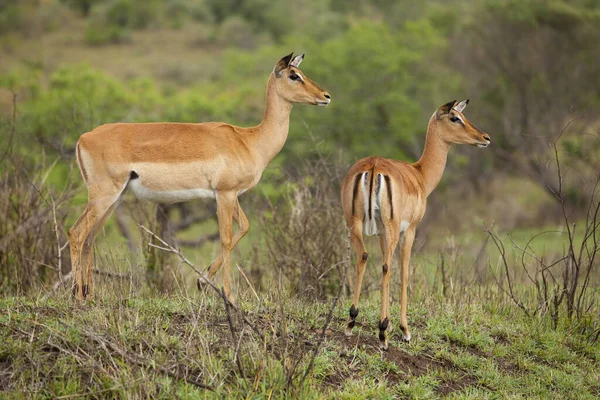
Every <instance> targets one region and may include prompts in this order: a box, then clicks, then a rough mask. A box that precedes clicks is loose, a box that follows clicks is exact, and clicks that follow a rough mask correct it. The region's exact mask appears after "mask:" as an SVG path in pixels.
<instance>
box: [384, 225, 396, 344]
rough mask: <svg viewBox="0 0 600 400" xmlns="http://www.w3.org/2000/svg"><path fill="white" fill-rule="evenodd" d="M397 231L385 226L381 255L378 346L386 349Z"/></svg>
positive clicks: (393, 227)
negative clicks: (391, 277)
mask: <svg viewBox="0 0 600 400" xmlns="http://www.w3.org/2000/svg"><path fill="white" fill-rule="evenodd" d="M399 237H400V236H399V230H398V229H397V227H395V226H393V225H392V223H388V224H386V226H385V246H384V247H385V249H384V250H385V251H384V253H383V266H382V268H381V270H382V277H381V319H380V320H379V346H380V347H381V348H382V349H383V350H387V349H388V342H387V334H386V330H387V329H388V326H389V324H390V276H391V270H390V269H391V266H392V257H393V255H394V250H396V246H397V245H398V240H399Z"/></svg>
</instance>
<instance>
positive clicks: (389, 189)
mask: <svg viewBox="0 0 600 400" xmlns="http://www.w3.org/2000/svg"><path fill="white" fill-rule="evenodd" d="M383 178H384V179H385V188H386V190H387V194H388V201H389V202H390V219H394V203H392V181H391V179H390V177H389V176H387V175H384V176H383Z"/></svg>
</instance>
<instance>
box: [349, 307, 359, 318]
mask: <svg viewBox="0 0 600 400" xmlns="http://www.w3.org/2000/svg"><path fill="white" fill-rule="evenodd" d="M356 317H358V308H356V307H354V304H353V305H352V306H351V307H350V318H352V319H356Z"/></svg>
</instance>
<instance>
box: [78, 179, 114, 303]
mask: <svg viewBox="0 0 600 400" xmlns="http://www.w3.org/2000/svg"><path fill="white" fill-rule="evenodd" d="M107 186H108V187H111V188H114V185H113V184H112V183H111V184H110V185H107ZM124 186H125V185H124ZM124 186H123V190H124ZM123 190H120V191H114V189H113V193H110V192H108V190H101V189H100V188H99V187H95V188H91V189H90V190H89V199H88V204H87V206H86V208H85V211H84V212H83V214H81V216H80V217H79V219H78V220H77V222H75V224H74V225H73V226H72V227H71V229H69V243H70V246H71V276H72V279H73V294H74V296H75V297H76V298H77V299H78V300H82V299H84V298H86V297H87V296H88V295H89V294H90V290H91V278H92V268H93V244H94V239H95V233H96V232H97V231H98V230H99V229H100V228H101V227H102V225H103V224H104V222H105V221H106V219H108V217H109V216H110V213H111V212H112V210H113V209H114V206H115V205H116V202H117V200H118V199H119V197H120V195H121V193H122V192H123ZM107 192H108V193H109V194H107Z"/></svg>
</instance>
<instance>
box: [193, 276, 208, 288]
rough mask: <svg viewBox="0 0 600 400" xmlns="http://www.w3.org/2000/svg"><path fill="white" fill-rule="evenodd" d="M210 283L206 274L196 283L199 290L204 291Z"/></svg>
mask: <svg viewBox="0 0 600 400" xmlns="http://www.w3.org/2000/svg"><path fill="white" fill-rule="evenodd" d="M209 282H210V279H209V278H208V276H207V275H206V274H204V275H202V276H200V278H198V280H197V281H196V286H197V287H198V290H200V291H202V290H204V288H205V287H206V286H207V285H208V283H209Z"/></svg>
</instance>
